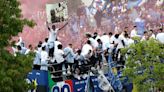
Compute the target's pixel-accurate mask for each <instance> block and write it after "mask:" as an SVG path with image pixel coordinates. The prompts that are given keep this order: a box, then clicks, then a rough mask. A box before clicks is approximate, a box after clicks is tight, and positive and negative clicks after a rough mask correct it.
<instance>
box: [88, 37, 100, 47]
mask: <svg viewBox="0 0 164 92" xmlns="http://www.w3.org/2000/svg"><path fill="white" fill-rule="evenodd" d="M89 41H90V42H91V45H92V46H93V47H94V48H97V46H98V42H97V41H96V40H95V39H93V38H89Z"/></svg>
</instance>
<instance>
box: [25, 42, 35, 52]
mask: <svg viewBox="0 0 164 92" xmlns="http://www.w3.org/2000/svg"><path fill="white" fill-rule="evenodd" d="M32 50H33V47H32V45H31V44H30V45H29V46H28V49H27V50H26V52H25V55H27V54H29V53H30V51H32Z"/></svg>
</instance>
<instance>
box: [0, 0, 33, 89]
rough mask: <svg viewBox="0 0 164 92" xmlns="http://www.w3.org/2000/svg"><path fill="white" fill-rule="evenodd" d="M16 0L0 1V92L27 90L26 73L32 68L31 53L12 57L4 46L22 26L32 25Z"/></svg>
mask: <svg viewBox="0 0 164 92" xmlns="http://www.w3.org/2000/svg"><path fill="white" fill-rule="evenodd" d="M19 6H20V2H18V0H1V1H0V92H27V91H26V90H27V89H28V85H27V84H26V82H25V78H26V75H27V73H28V72H29V71H31V69H32V61H33V60H32V58H33V54H29V55H27V56H24V55H17V56H16V57H14V56H13V55H11V54H10V53H9V52H8V51H7V50H6V49H5V48H6V46H10V40H11V38H12V37H13V36H16V35H18V33H19V32H22V30H23V27H24V26H25V25H28V26H30V27H32V26H34V23H33V21H29V20H27V19H24V18H23V17H22V15H21V9H20V8H19Z"/></svg>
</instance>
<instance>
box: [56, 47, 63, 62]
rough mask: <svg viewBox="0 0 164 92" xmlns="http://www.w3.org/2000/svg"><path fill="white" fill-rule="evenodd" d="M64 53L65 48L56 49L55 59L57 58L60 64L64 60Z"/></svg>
mask: <svg viewBox="0 0 164 92" xmlns="http://www.w3.org/2000/svg"><path fill="white" fill-rule="evenodd" d="M63 55H64V51H63V50H60V49H58V50H56V51H55V60H56V62H57V63H58V64H60V63H62V62H64V57H63Z"/></svg>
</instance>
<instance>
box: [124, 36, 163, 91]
mask: <svg viewBox="0 0 164 92" xmlns="http://www.w3.org/2000/svg"><path fill="white" fill-rule="evenodd" d="M122 53H123V54H126V56H127V57H126V68H125V69H124V75H127V76H128V77H129V78H130V79H131V80H133V83H134V84H135V85H136V87H137V90H138V91H139V92H148V91H149V90H155V89H159V88H160V89H162V90H163V91H164V62H163V63H162V59H164V44H161V43H159V42H158V41H156V40H154V39H150V40H148V41H139V40H137V43H136V44H132V45H131V46H130V47H128V48H125V49H122Z"/></svg>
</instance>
